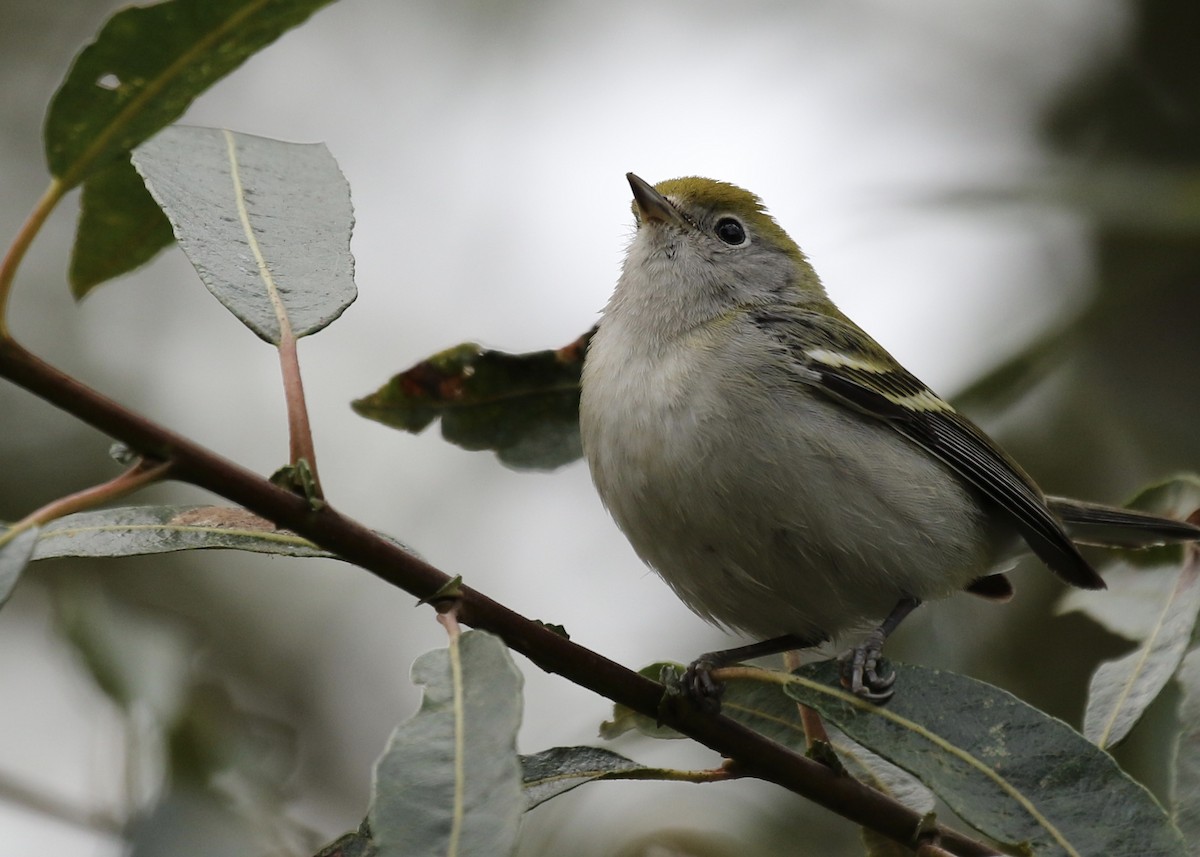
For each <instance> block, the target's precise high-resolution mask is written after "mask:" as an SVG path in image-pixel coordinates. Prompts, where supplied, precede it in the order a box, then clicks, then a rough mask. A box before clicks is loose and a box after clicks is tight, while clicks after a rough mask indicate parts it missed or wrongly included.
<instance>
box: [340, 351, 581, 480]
mask: <svg viewBox="0 0 1200 857" xmlns="http://www.w3.org/2000/svg"><path fill="white" fill-rule="evenodd" d="M591 334H592V332H591V331H589V332H588V333H585V334H584V335H583V336H581V337H580V338H579V339H577V340H576V341H575V342H572V343H571V344H570V345H568V346H566V347H565V348H559V349H557V350H553V351H534V352H531V353H528V354H507V353H505V352H502V351H491V350H489V349H484V348H481V347H480V346H478V345H474V344H465V345H459V346H457V347H455V348H450V349H448V350H446V351H443V352H441V353H439V354H435V355H434V356H433V357H430V358H429V359H428V360H423V361H421V362H420V363H418V364H417V365H415V366H413V367H412V368H411V369H409V370H407V371H406V372H402V373H401V374H399V375H396V376H394V377H393V378H392V380H390V381H388V383H387V384H385V385H384V386H383V387H380V388H379V389H378V390H377V391H375V392H374V393H372V394H371V395H369V396H364V397H363V398H361V399H357V400H356V401H354V402H353V407H354V410H355V411H357V412H358V413H359V414H361V415H362V416H364V417H367V418H368V419H372V420H376V421H377V422H381V423H383V424H384V425H388V426H392V427H393V428H398V429H403V430H404V431H408V432H414V433H415V432H419V431H421V430H422V429H424V428H425V427H426V426H428V425H429V424H430V423H431V422H433V421H434V420H435V419H437V418H439V417H440V418H441V420H442V435H443V436H444V437H445V438H446V440H448V441H450V442H451V443H454V444H457V445H459V446H461V447H463V448H464V449H472V450H477V449H491V450H494V451H495V452H496V454H497V455H498V456H499V457H500V460H501V461H503V462H504V463H505V464H507V465H509V466H511V467H516V468H521V469H524V468H531V469H545V470H549V469H553V468H555V467H560V466H562V465H564V464H568V463H570V462H572V461H574V460H576V459H577V458H579V457H580V456H581V455H582V454H583V451H582V448H581V447H580V442H579V377H580V372H581V371H582V369H583V357H584V353H585V352H586V350H587V343H588V340H589V339H590V338H591Z"/></svg>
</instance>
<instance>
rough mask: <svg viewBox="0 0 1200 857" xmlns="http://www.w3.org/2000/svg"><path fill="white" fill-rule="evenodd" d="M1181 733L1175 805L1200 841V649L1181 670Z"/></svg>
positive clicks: (1182, 824) (1187, 831) (1178, 817)
mask: <svg viewBox="0 0 1200 857" xmlns="http://www.w3.org/2000/svg"><path fill="white" fill-rule="evenodd" d="M1178 675H1179V685H1180V689H1181V690H1182V691H1183V692H1182V694H1181V699H1180V702H1179V727H1180V729H1179V736H1178V738H1177V739H1176V744H1175V758H1174V760H1173V764H1172V766H1171V768H1172V771H1171V773H1172V779H1171V808H1172V812H1173V814H1174V817H1175V823H1176V824H1177V825H1178V826H1179V829H1180V831H1182V832H1183V838H1184V839H1185V840H1186V841H1188V842H1191V843H1193V847H1194V846H1195V843H1200V652H1192V653H1191V654H1189V655H1188V656H1187V657H1186V658H1184V660H1183V666H1182V668H1181V669H1180V670H1179V674H1178Z"/></svg>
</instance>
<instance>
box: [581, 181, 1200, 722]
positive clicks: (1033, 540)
mask: <svg viewBox="0 0 1200 857" xmlns="http://www.w3.org/2000/svg"><path fill="white" fill-rule="evenodd" d="M627 178H628V180H629V184H630V186H631V188H632V189H633V199H634V201H633V213H634V217H635V220H636V222H637V232H636V235H635V237H634V238H633V241H632V243H631V245H630V247H629V251H628V255H627V256H626V258H625V263H624V267H623V270H622V273H621V277H620V280H619V281H618V283H617V287H616V290H615V291H614V293H613V295H612V298H611V299H610V300H609V302H608V305H607V306H606V307H605V309H604V313H603V317H602V319H601V321H600V325H599V328H598V330H597V332H596V333H595V335H594V337H593V338H592V340H591V343H590V345H589V348H588V352H587V357H586V360H585V363H584V368H583V381H582V398H581V402H580V430H581V434H582V439H583V450H584V454H585V456H586V458H587V461H588V465H589V467H590V469H591V474H592V479H593V481H594V482H595V485H596V488H597V490H598V492H599V494H600V497H601V499H602V500H603V502H604V504H605V506H606V507H607V508H608V510H609V511H610V513H611V514H612V516H613V518H614V519H615V520H616V523H617V525H618V526H619V527H620V528H621V530H622V531H623V532H624V533H625V535H626V536H627V537H628V539H629V541H630V542H631V544H632V545H633V548H634V550H635V551H636V552H637V553H638V555H639V556H640V557H641V558H642V559H643V560H644V561H645V562H646V563H647V564H648V565H650V566H651V567H653V568H654V569H655V570H656V571H657V572H658V573H659V574H660V575H661V576H662V577H663V579H664V580H665V581H666V582H667V583H668V584H669V585H670V586H671V588H672V589H674V591H675V592H676V594H677V595H678V596H679V597H680V598H681V599H682V600H683V602H684V603H685V604H687V605H688V607H690V608H691V609H692V610H693V611H695V612H696V613H697V614H699V615H700V616H701V617H703V618H705V619H707V620H709V621H710V622H713V623H715V624H717V625H719V626H722V627H724V628H726V629H728V630H731V631H736V632H741V633H742V634H745V635H746V636H749V637H752V638H753V639H755V640H756V641H757V642H755V643H753V644H751V645H746V646H741V647H738V648H732V649H728V650H724V651H719V652H711V653H708V654H705V655H702V656H701V657H700V658H698V659H697V660H696V661H695V662H693V663H692V665H691V666H690V667H689V668H688V672H687V674H686V676H685V679H684V681H685V686H686V687H687V689H688V691H689V693H691V694H692V695H693V696H694V697H695V698H697V699H698V701H699V702H701V704H704V705H706V706H709V707H719V696H720V685H719V684H718V683H717V682H715V681H714V680H713V679H712V677H711V675H710V672H711V671H712V670H713V669H715V668H717V667H720V666H723V665H727V664H730V663H733V662H735V661H739V660H745V659H749V658H754V657H759V656H762V655H767V654H774V653H778V652H782V651H788V650H793V649H803V648H809V647H813V646H817V645H820V644H822V643H825V642H827V641H829V640H832V639H834V638H836V637H838V636H839V635H843V634H847V633H849V632H855V631H857V632H860V633H861V632H862V631H865V630H867V629H868V628H871V627H872V626H873V630H871V631H870V633H869V634H868V635H867V636H866V637H865V639H864V640H863V641H862V642H861V643H860V644H858V645H856V646H854V647H853V648H852V649H850V650H849V651H848V652H846V653H845V654H844V655H842V657H841V674H842V682H843V684H844V685H845V686H846V687H847V688H848V689H850V690H851V691H852V692H854V693H856V694H858V695H859V696H861V697H863V698H866V699H870V700H873V701H876V702H883V701H886V700H887V699H888V698H889V697H890V696H891V695H892V692H893V688H892V684H893V682H894V678H895V676H894V674H889V673H886V672H885V670H884V669H883V667H882V666H881V663H880V651H881V649H882V647H883V643H884V641H885V640H886V639H887V637H888V635H889V634H891V632H892V631H894V630H895V629H896V626H897V625H899V624H900V622H902V621H903V620H904V618H905V617H906V616H907V615H909V613H911V612H912V611H913V610H914V609H915V608H916V607H917V606H918V605H920V604H921V602H923V601H927V600H930V599H935V598H943V597H946V596H948V595H951V594H953V593H955V592H958V591H959V590H966V591H968V592H972V593H975V594H976V595H981V596H984V597H987V598H990V599H994V600H1001V601H1004V600H1008V598H1010V597H1011V596H1012V592H1013V589H1012V585H1011V584H1010V583H1009V581H1008V580H1007V578H1006V577H1005V576H1004V575H1003V574H1002V573H1001V572H1002V571H1003V570H1004V569H1005V568H1006V567H1007V565H1009V564H1011V561H1012V560H1013V559H1014V558H1015V557H1016V556H1017V555H1019V553H1020V552H1021V551H1022V550H1030V551H1032V552H1033V553H1034V554H1035V555H1036V556H1037V557H1038V558H1039V559H1040V560H1041V561H1042V562H1043V563H1045V564H1046V565H1047V566H1048V567H1049V568H1050V570H1051V571H1053V572H1054V573H1055V574H1057V575H1058V576H1059V577H1060V578H1062V579H1063V580H1064V581H1066V582H1067V583H1069V584H1071V585H1073V586H1078V587H1082V588H1084V589H1102V588H1104V581H1103V579H1102V578H1101V577H1100V576H1099V575H1098V574H1097V573H1096V571H1095V570H1094V569H1093V568H1092V566H1091V565H1090V564H1089V563H1088V561H1087V560H1086V559H1084V557H1083V556H1082V555H1081V554H1080V552H1079V549H1078V548H1077V547H1076V543H1080V544H1099V545H1102V546H1108V547H1145V546H1149V545H1152V544H1162V543H1166V542H1178V541H1189V540H1195V539H1198V538H1200V528H1197V527H1194V526H1192V525H1190V524H1186V523H1183V522H1179V521H1174V520H1169V519H1163V518H1157V517H1154V516H1152V515H1147V514H1143V513H1139V512H1134V511H1129V510H1125V509H1118V508H1112V507H1107V506H1102V505H1098V504H1093V503H1086V502H1081V501H1076V500H1067V499H1060V498H1057V497H1047V496H1046V495H1044V494H1043V493H1042V491H1041V490H1040V489H1039V488H1038V487H1037V485H1036V484H1034V482H1033V480H1032V479H1030V477H1029V476H1028V475H1027V474H1026V473H1025V471H1023V470H1022V469H1021V468H1020V466H1019V465H1018V464H1017V463H1016V462H1015V461H1013V460H1012V459H1011V458H1010V457H1009V456H1008V455H1007V454H1006V453H1005V452H1004V451H1003V450H1002V449H1001V448H1000V447H999V446H997V444H996V443H995V442H994V441H992V440H991V439H990V438H989V437H988V436H987V435H986V434H984V432H983V431H982V430H980V429H979V428H978V427H977V426H976V425H975V424H974V423H972V422H971V421H970V420H968V419H967V418H966V417H964V416H963V415H961V414H960V413H958V411H956V410H955V409H954V408H953V407H952V406H951V405H950V404H949V403H948V402H946V400H945V399H943V398H941V397H940V396H938V395H937V394H936V393H934V392H933V391H932V390H930V389H929V388H928V387H926V386H925V385H924V384H923V383H921V382H920V381H919V380H917V378H916V377H914V376H913V375H912V374H910V373H909V372H908V371H907V370H905V368H904V367H903V366H901V365H900V364H899V363H898V362H896V360H895V359H894V358H893V357H892V356H891V355H890V354H888V352H887V351H886V350H884V348H883V347H882V346H880V345H879V344H878V343H877V342H876V341H875V340H874V339H872V338H871V337H870V336H868V335H867V334H866V333H865V332H864V331H863V330H862V329H861V328H860V327H858V325H856V324H855V323H854V322H853V321H851V320H850V319H849V318H847V317H846V316H845V315H843V314H842V312H841V311H840V310H839V309H838V308H837V307H836V306H835V305H834V304H833V302H832V301H831V300H830V299H829V297H828V296H827V295H826V293H825V289H824V287H823V286H822V285H821V281H820V279H818V277H817V274H816V272H815V271H814V270H813V268H812V266H811V265H810V264H809V262H808V259H807V258H806V257H805V255H804V254H803V253H802V252H801V250H800V248H799V247H798V246H797V245H796V243H795V242H794V241H793V240H792V239H791V238H790V237H788V235H787V233H786V232H784V231H783V229H781V228H780V227H779V225H778V224H777V223H776V222H775V220H774V219H773V218H772V217H771V216H770V215H769V214H768V213H767V212H766V210H765V208H764V207H763V204H762V202H761V201H760V200H759V198H758V197H756V196H755V195H753V194H751V193H749V192H748V191H745V190H743V189H741V188H739V187H736V186H734V185H731V184H727V183H725V182H720V181H714V180H712V179H705V178H680V179H672V180H670V181H664V182H661V183H659V184H658V185H653V186H652V185H650V184H648V183H647V182H645V181H643V180H642V179H640V178H638V177H637V176H636V175H634V174H632V173H629V174H628V175H627ZM876 623H878V624H876Z"/></svg>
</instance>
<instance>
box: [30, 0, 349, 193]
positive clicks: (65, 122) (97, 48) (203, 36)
mask: <svg viewBox="0 0 1200 857" xmlns="http://www.w3.org/2000/svg"><path fill="white" fill-rule="evenodd" d="M329 2H330V0H168V2H165V3H155V4H153V5H149V6H143V7H134V8H129V9H123V10H121V11H120V12H117V13H116V14H115V15H113V16H112V17H111V18H109V19H108V21H107V22H106V23H105V24H104V26H103V28H101V30H100V33H99V34H98V35H97V36H96V40H95V41H94V42H92V43H91V44H89V45H87V46H86V47H85V48H84V49H83V50H82V51H80V53H79V55H78V56H77V57H76V58H75V62H74V64H73V65H72V66H71V70H70V72H68V74H67V77H66V79H65V80H64V81H63V83H62V85H61V86H60V87H59V89H58V92H56V93H55V94H54V98H53V100H52V101H51V102H50V108H49V110H48V112H47V114H46V127H45V144H46V161H47V163H48V164H49V166H50V172H51V173H52V174H53V175H54V176H55V177H56V178H58V179H59V180H60V181H61V182H63V183H64V184H65V185H66V186H67V187H73V186H75V185H76V184H78V183H79V182H81V181H83V180H84V179H86V178H87V177H88V176H89V175H91V174H92V173H93V172H94V171H95V170H97V169H99V168H100V167H103V166H105V165H106V164H107V163H108V162H110V161H112V160H115V159H116V158H119V157H121V156H122V155H124V154H125V153H127V152H128V151H130V150H131V149H132V148H133V147H135V146H137V145H138V144H139V143H141V142H143V141H144V140H147V139H149V138H150V137H151V136H152V135H153V134H154V133H155V132H156V131H158V130H159V129H160V128H163V127H164V126H166V125H168V124H169V123H171V122H173V121H174V120H175V119H177V118H178V117H179V116H180V115H181V114H182V113H183V111H184V110H185V109H186V108H187V106H188V105H189V104H191V103H192V99H194V98H195V97H196V96H197V95H199V94H200V93H201V92H203V91H204V90H205V89H207V88H208V87H209V86H211V85H212V84H213V83H215V82H216V81H218V80H220V79H221V78H222V77H224V76H225V75H227V74H229V72H231V71H233V70H234V69H235V68H237V67H238V66H239V65H241V64H242V63H243V62H245V60H246V59H247V58H248V57H250V56H251V55H253V54H255V53H257V52H258V51H259V50H261V49H262V48H264V47H266V46H267V45H269V44H270V43H271V42H273V41H275V39H277V38H279V36H281V35H282V34H283V33H284V32H286V31H287V30H289V29H291V28H292V27H295V26H297V25H298V24H300V23H302V22H303V21H305V20H306V19H307V18H308V17H309V16H310V15H311V14H312V13H313V12H315V11H316V10H317V9H320V8H321V7H322V6H325V5H326V4H328V3H329Z"/></svg>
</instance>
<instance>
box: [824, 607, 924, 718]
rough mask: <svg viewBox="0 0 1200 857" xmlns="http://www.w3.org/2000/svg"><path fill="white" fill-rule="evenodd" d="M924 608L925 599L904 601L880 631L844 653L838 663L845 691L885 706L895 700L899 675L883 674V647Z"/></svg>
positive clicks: (890, 614)
mask: <svg viewBox="0 0 1200 857" xmlns="http://www.w3.org/2000/svg"><path fill="white" fill-rule="evenodd" d="M920 605H921V599H919V598H913V597H912V596H911V595H908V596H905V597H904V598H901V599H900V600H899V601H897V602H896V606H895V607H893V608H892V612H891V613H889V614H888V615H887V618H886V619H884V620H883V621H882V622H881V623H880V624H879V627H878V628H876V629H875V630H874V631H872V632H871V633H870V634H869V635H867V639H866V640H864V641H863V642H862V643H860V644H859V645H857V646H855V647H854V648H852V649H850V650H849V651H846V652H843V653H842V655H841V656H840V657H839V658H838V661H839V662H840V663H841V672H842V686H843V687H845V688H846V689H847V690H849V691H850V692H851V693H853V694H854V695H855V696H861V697H862V698H863V699H866V700H868V701H870V702H876V703H879V704H883V703H885V702H887V701H888V700H889V699H891V698H892V694H893V693H895V691H894V690H892V685H893V684H894V683H895V681H896V673H894V672H891V673H888V674H887V675H886V676H881V675H880V674H879V663H880V655H881V652H882V651H883V644H884V642H885V641H886V640H887V638H888V637H890V636H891V635H892V632H893V631H895V630H896V628H897V626H899V624H900V623H901V622H903V621H904V619H905V617H906V616H908V614H909V613H911V612H913V611H914V610H916V609H917V607H919V606H920Z"/></svg>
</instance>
